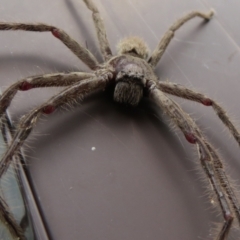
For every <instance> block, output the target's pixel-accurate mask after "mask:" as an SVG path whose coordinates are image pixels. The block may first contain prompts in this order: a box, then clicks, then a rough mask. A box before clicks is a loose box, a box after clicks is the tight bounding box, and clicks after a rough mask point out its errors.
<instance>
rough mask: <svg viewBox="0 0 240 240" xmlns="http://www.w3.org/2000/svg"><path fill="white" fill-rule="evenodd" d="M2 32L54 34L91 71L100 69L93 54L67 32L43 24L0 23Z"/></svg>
mask: <svg viewBox="0 0 240 240" xmlns="http://www.w3.org/2000/svg"><path fill="white" fill-rule="evenodd" d="M0 30H14V31H15V30H23V31H32V32H52V34H53V35H54V36H55V37H56V38H58V39H59V40H60V41H61V42H62V43H63V44H65V45H66V46H67V47H68V49H70V50H71V51H72V52H73V53H74V54H75V55H76V56H77V57H78V58H79V59H80V60H82V61H83V62H84V63H85V64H86V65H87V66H88V67H89V68H90V69H92V70H95V69H97V68H98V65H99V63H98V61H97V59H96V58H95V57H94V56H93V54H92V53H91V52H90V51H89V50H88V49H86V48H85V47H83V46H81V45H80V44H79V43H78V42H76V41H75V40H74V39H72V38H71V37H70V36H69V35H68V34H67V33H66V32H64V31H63V30H61V29H59V28H56V27H54V26H50V25H47V24H43V23H36V24H31V23H3V22H1V23H0Z"/></svg>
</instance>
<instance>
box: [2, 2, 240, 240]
mask: <svg viewBox="0 0 240 240" xmlns="http://www.w3.org/2000/svg"><path fill="white" fill-rule="evenodd" d="M95 2H96V4H97V6H98V7H99V10H100V12H101V14H102V17H103V18H104V22H105V24H106V28H107V33H108V36H109V41H110V43H111V47H112V49H113V51H114V52H115V45H116V43H117V42H118V40H119V39H120V38H122V37H124V36H129V35H139V36H141V37H142V38H144V39H145V40H146V42H147V43H148V45H149V47H150V48H151V49H153V48H154V47H155V46H156V44H157V43H158V41H159V39H160V38H161V36H162V35H163V33H164V32H165V31H166V30H167V28H168V27H169V26H170V24H172V23H173V22H174V20H176V19H177V18H178V17H180V16H183V14H184V13H187V12H189V11H190V10H193V9H197V10H204V11H208V10H209V9H210V8H214V9H215V11H216V12H217V14H216V15H215V16H214V18H213V20H212V21H211V22H209V23H208V24H203V23H202V20H200V19H195V20H192V21H191V22H189V23H188V24H187V25H184V27H182V29H181V30H179V31H178V32H177V34H176V36H175V38H174V40H173V41H172V43H171V44H170V46H169V47H168V50H167V52H166V53H165V55H164V57H163V58H162V60H161V63H160V64H158V66H157V68H156V73H157V75H158V76H159V77H160V79H161V80H166V79H169V81H172V82H177V83H180V84H183V85H185V86H187V87H190V88H193V89H196V90H197V91H201V92H203V93H205V94H207V95H208V96H211V97H212V98H214V99H216V100H217V101H218V102H220V103H221V104H222V105H223V106H224V107H225V108H226V109H227V110H228V113H229V115H230V116H231V117H232V119H234V120H236V121H235V122H236V124H238V125H239V122H240V112H239V98H240V96H239V92H240V54H239V44H240V31H239V22H240V19H239V18H240V15H239V9H240V3H239V2H237V1H233V0H228V1H225V0H205V1H204V0H184V1H183V0H182V1H179V0H161V1H157V0H148V1H140V0H138V1H137V0H122V1H111V0H95ZM0 19H1V20H3V21H15V22H17V21H19V22H45V23H48V24H52V25H56V26H58V27H60V28H62V29H64V30H66V31H67V32H68V33H69V34H70V35H71V36H73V37H74V38H75V39H76V40H78V41H80V42H81V43H82V44H86V45H87V46H88V48H89V49H90V50H91V51H92V52H93V53H94V54H95V55H96V56H97V58H98V59H99V60H101V57H100V52H99V48H98V44H97V40H96V35H95V32H94V28H93V24H92V21H91V13H90V12H89V11H88V10H87V9H86V7H85V5H84V4H83V2H82V1H81V0H52V1H49V0H41V1H40V0H21V1H18V0H11V1H9V0H2V1H1V4H0ZM0 42H1V47H0V80H1V86H2V89H3V90H4V89H6V88H7V87H8V86H9V85H11V84H12V83H14V82H15V81H17V80H19V79H21V78H24V77H27V76H29V75H36V74H44V73H52V72H66V71H76V70H80V71H89V70H88V68H87V67H86V66H84V65H83V64H82V63H81V62H80V61H79V60H78V59H77V58H76V57H75V56H74V55H73V54H72V53H71V52H70V51H69V50H68V49H67V48H66V47H64V46H63V44H62V43H60V42H59V41H58V40H56V39H54V37H52V36H51V34H50V33H26V32H1V33H0ZM58 91H59V90H58V89H56V88H54V89H48V90H47V89H43V90H32V91H29V92H24V93H19V94H18V95H17V97H16V98H15V100H14V102H13V104H12V106H11V108H10V114H11V116H12V118H13V120H14V122H15V123H16V122H17V120H18V119H19V117H20V116H21V115H23V114H25V113H26V112H28V111H29V110H30V109H32V108H33V107H35V106H37V105H38V104H40V103H42V102H44V101H46V100H47V99H48V98H49V97H50V96H52V94H55V93H57V92H58ZM176 100H177V101H178V102H179V103H180V104H181V105H182V107H183V108H184V110H186V111H187V112H188V113H190V114H191V116H192V117H194V119H196V120H197V123H198V124H199V126H200V127H201V129H202V130H203V131H204V132H205V134H206V136H207V137H208V139H209V140H211V142H212V143H213V144H214V146H216V148H217V149H218V150H219V152H220V153H221V154H222V156H223V158H224V159H225V160H226V162H227V165H228V167H227V171H228V173H229V174H230V175H231V177H232V178H233V179H235V180H236V185H237V186H239V170H240V160H239V156H240V154H239V149H238V146H237V144H236V143H235V142H234V140H233V139H232V138H231V137H230V135H229V133H228V131H227V130H225V127H224V126H223V124H222V123H221V122H220V121H219V120H218V118H217V117H216V116H215V114H214V112H213V111H212V109H211V108H210V107H204V106H201V105H200V104H196V103H189V102H187V101H184V100H181V99H176ZM92 147H95V148H96V149H95V151H93V150H92ZM25 149H26V150H25V153H26V158H27V161H28V167H29V171H30V174H31V180H32V184H33V186H34V188H35V193H36V196H37V200H38V202H39V204H40V207H41V211H42V214H43V216H44V220H45V223H46V225H47V226H48V230H49V233H50V236H51V238H52V239H57V240H66V239H69V240H71V239H87V240H95V239H97V240H103V239H111V240H120V239H121V240H122V239H124V240H130V239H138V240H146V239H149V240H156V239H164V240H175V239H184V240H193V239H212V238H211V236H210V235H209V230H210V228H211V227H213V226H214V224H215V223H216V222H221V221H222V217H221V214H220V212H219V210H214V208H213V207H212V206H211V205H212V204H211V203H210V201H211V198H212V197H213V193H212V192H211V191H206V189H207V188H206V185H207V184H205V183H204V181H203V179H204V175H203V174H202V173H201V172H202V171H201V169H200V164H199V162H198V158H197V155H196V153H194V151H193V147H192V146H191V145H190V144H188V143H187V142H186V140H185V139H184V138H183V137H182V134H181V133H180V132H177V134H176V133H175V131H174V130H173V128H170V127H169V125H168V120H166V119H165V118H164V117H162V115H161V110H159V111H157V109H156V107H152V104H151V103H150V102H148V101H145V102H143V103H142V104H141V105H140V106H139V108H137V109H126V108H124V107H121V106H119V105H117V104H115V103H113V102H112V101H111V99H110V97H109V96H104V94H101V95H98V96H96V97H93V98H91V99H89V100H87V101H86V102H85V104H83V105H82V106H80V107H77V108H75V109H71V110H70V111H64V110H60V111H58V112H56V113H55V114H53V115H51V116H49V117H44V118H43V119H42V120H41V121H40V123H39V124H38V125H37V127H36V130H35V131H34V133H33V134H32V135H31V137H30V138H29V139H28V141H27V144H26V146H25ZM236 188H237V190H239V189H240V187H236ZM209 193H210V194H209ZM237 236H238V237H237ZM237 238H239V232H238V233H236V234H235V237H233V239H237Z"/></svg>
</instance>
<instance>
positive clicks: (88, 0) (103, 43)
mask: <svg viewBox="0 0 240 240" xmlns="http://www.w3.org/2000/svg"><path fill="white" fill-rule="evenodd" d="M83 1H84V2H85V4H86V5H87V7H88V9H89V10H91V11H92V17H93V22H94V25H95V29H96V32H97V36H98V41H99V44H100V49H101V52H102V55H103V58H104V60H105V61H107V60H109V59H110V58H111V57H112V51H111V48H110V44H109V42H108V39H107V34H106V29H105V26H104V23H103V20H102V18H101V16H100V13H99V11H98V9H97V7H96V5H95V4H94V3H93V2H92V0H83Z"/></svg>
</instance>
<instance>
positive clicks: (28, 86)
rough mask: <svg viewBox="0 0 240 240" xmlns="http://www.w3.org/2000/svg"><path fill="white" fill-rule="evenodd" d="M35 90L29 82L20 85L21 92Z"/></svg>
mask: <svg viewBox="0 0 240 240" xmlns="http://www.w3.org/2000/svg"><path fill="white" fill-rule="evenodd" d="M31 88H33V85H32V84H31V83H29V82H27V81H23V82H22V83H21V84H20V85H19V90H21V91H27V90H29V89H31Z"/></svg>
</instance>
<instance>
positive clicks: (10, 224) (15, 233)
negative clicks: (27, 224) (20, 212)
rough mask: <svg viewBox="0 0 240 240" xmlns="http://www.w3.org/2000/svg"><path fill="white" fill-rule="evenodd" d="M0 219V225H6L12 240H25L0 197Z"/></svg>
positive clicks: (20, 229)
mask: <svg viewBox="0 0 240 240" xmlns="http://www.w3.org/2000/svg"><path fill="white" fill-rule="evenodd" d="M0 219H1V223H3V224H6V225H7V228H8V229H9V231H10V234H11V235H12V237H13V239H19V240H25V239H26V237H25V235H24V232H23V230H22V228H21V227H20V226H19V225H18V223H17V222H16V220H15V219H14V217H13V216H12V214H11V212H10V210H9V207H8V205H7V203H6V202H5V201H4V199H3V198H2V197H1V196H0Z"/></svg>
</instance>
